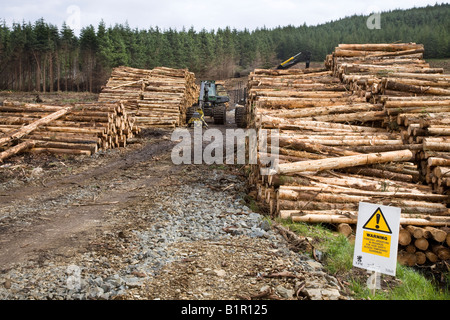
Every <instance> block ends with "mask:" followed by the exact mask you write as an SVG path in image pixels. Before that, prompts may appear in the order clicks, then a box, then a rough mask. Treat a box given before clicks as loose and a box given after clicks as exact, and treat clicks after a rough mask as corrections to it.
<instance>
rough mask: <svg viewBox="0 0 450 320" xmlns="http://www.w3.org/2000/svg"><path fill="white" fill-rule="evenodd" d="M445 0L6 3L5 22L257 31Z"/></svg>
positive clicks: (1, 7) (0, 4)
mask: <svg viewBox="0 0 450 320" xmlns="http://www.w3.org/2000/svg"><path fill="white" fill-rule="evenodd" d="M436 2H438V3H448V1H439V0H399V1H394V0H380V1H377V0H360V1H351V0H310V1H300V0H277V1H276V0H219V1H218V0H157V1H155V0H147V1H139V0H119V1H117V0H110V1H96V0H81V1H74V0H41V1H36V0H31V1H30V0H0V19H4V20H5V21H6V23H7V24H8V25H11V24H12V22H22V21H25V22H29V21H31V22H35V21H36V20H38V19H40V18H44V20H45V21H46V22H49V23H52V24H55V25H57V26H58V27H60V26H61V25H62V23H63V22H64V21H65V22H66V23H67V24H68V25H69V26H70V27H72V29H74V30H75V31H77V33H78V31H79V29H81V28H82V27H84V26H87V25H89V24H92V25H94V26H98V23H99V22H100V21H101V19H103V20H104V21H105V23H106V25H107V26H110V25H114V24H116V23H122V24H123V23H125V22H128V24H129V26H130V27H131V28H138V29H148V28H149V27H156V26H158V27H160V28H162V29H168V28H173V29H177V30H180V29H182V28H183V26H184V27H186V28H187V29H189V28H190V27H194V28H195V29H196V30H197V31H199V30H201V29H202V28H205V29H206V30H211V29H217V28H224V27H226V26H229V27H231V28H236V29H238V30H242V29H244V28H247V29H249V30H254V29H255V28H258V27H263V26H266V27H268V28H273V27H277V26H285V25H289V24H290V25H294V26H299V25H302V24H303V23H306V24H307V25H317V24H321V23H325V22H328V21H331V20H337V19H340V18H344V17H346V16H351V15H353V14H366V15H369V14H370V13H372V12H378V11H387V10H393V9H406V8H413V7H423V6H427V5H434V4H435V3H436Z"/></svg>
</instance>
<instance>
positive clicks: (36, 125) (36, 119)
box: [0, 101, 135, 161]
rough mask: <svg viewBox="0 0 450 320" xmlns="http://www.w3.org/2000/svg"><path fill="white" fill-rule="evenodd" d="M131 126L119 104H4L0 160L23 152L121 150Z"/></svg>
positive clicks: (0, 121)
mask: <svg viewBox="0 0 450 320" xmlns="http://www.w3.org/2000/svg"><path fill="white" fill-rule="evenodd" d="M133 127H134V120H133V118H130V117H128V115H127V113H126V111H125V108H124V106H123V104H121V103H95V104H72V105H66V106H58V105H40V104H22V103H17V102H8V101H4V102H3V106H0V148H1V149H0V151H1V153H0V161H3V160H4V159H6V158H7V157H10V156H12V155H14V154H16V153H18V152H21V151H25V150H28V151H30V152H33V153H39V152H51V153H58V154H73V155H91V154H94V153H96V152H97V151H98V150H99V149H102V150H106V149H111V148H116V147H124V146H126V143H127V139H129V138H131V137H133V130H132V128H133ZM134 131H135V130H134Z"/></svg>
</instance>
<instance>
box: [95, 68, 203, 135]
mask: <svg viewBox="0 0 450 320" xmlns="http://www.w3.org/2000/svg"><path fill="white" fill-rule="evenodd" d="M198 94H199V93H198V86H197V85H196V84H195V76H194V74H193V73H192V72H189V71H188V70H186V69H172V68H165V67H157V68H154V69H152V70H142V69H136V68H129V67H118V68H115V69H114V70H113V71H112V73H111V77H110V79H109V80H108V83H107V84H106V86H105V87H104V88H103V89H102V92H101V93H100V95H99V101H122V102H123V103H124V105H125V108H126V111H127V112H128V114H129V116H131V117H135V118H136V123H137V126H138V127H139V128H148V127H175V126H180V125H183V124H184V123H185V120H186V109H187V108H188V107H190V106H191V105H192V104H193V103H194V102H195V101H197V99H198Z"/></svg>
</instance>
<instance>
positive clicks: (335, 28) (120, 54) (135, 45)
mask: <svg viewBox="0 0 450 320" xmlns="http://www.w3.org/2000/svg"><path fill="white" fill-rule="evenodd" d="M380 18H381V19H380V27H381V28H380V29H370V28H368V27H367V24H366V22H367V19H368V16H367V15H366V16H363V15H354V16H351V17H346V18H343V19H340V20H337V21H331V22H328V23H325V24H321V25H317V26H307V25H305V24H303V25H300V26H292V25H289V26H280V27H277V28H271V29H268V28H265V27H263V28H258V29H256V30H253V31H250V30H247V29H244V30H236V29H231V28H228V27H227V28H218V29H217V30H208V31H207V30H205V29H203V30H201V31H196V30H194V28H190V29H185V28H183V29H182V30H175V29H171V28H169V29H167V30H161V29H159V28H158V27H155V28H149V29H143V30H140V29H137V28H135V29H132V28H130V27H129V25H128V24H116V25H114V26H106V25H105V23H104V22H103V21H101V22H100V23H99V25H98V26H97V27H94V26H93V25H89V26H86V27H84V28H83V29H82V30H81V32H80V34H79V36H77V35H75V33H74V31H73V30H72V29H71V28H70V27H68V26H67V25H66V24H63V25H62V27H61V28H58V27H57V26H55V25H53V24H51V23H47V22H45V20H44V19H39V20H38V21H36V22H34V23H31V22H27V23H26V22H22V23H13V24H12V26H7V25H6V23H5V22H4V21H3V23H0V89H1V90H17V91H44V92H46V91H47V92H52V91H90V92H98V91H100V90H101V86H102V85H104V84H105V83H106V81H107V79H108V77H109V75H110V72H111V70H112V68H114V67H117V66H120V65H125V66H130V67H135V68H143V69H152V68H154V67H156V66H167V67H173V68H188V69H189V70H190V71H192V72H194V73H195V74H196V76H197V78H213V79H224V78H229V77H232V76H234V75H236V74H239V73H241V74H242V73H243V74H245V73H248V72H250V71H251V70H253V69H254V68H273V67H275V66H276V65H277V64H278V63H280V61H282V60H284V59H287V58H289V57H290V56H292V55H294V54H296V53H298V52H300V51H310V52H311V54H312V60H313V61H323V60H324V59H325V56H326V55H327V54H329V53H331V52H333V50H334V47H336V46H337V45H338V44H339V43H381V42H397V41H399V42H416V43H423V44H424V45H425V58H450V5H449V4H436V5H434V6H427V7H423V8H413V9H408V10H393V11H389V12H382V13H381V15H380Z"/></svg>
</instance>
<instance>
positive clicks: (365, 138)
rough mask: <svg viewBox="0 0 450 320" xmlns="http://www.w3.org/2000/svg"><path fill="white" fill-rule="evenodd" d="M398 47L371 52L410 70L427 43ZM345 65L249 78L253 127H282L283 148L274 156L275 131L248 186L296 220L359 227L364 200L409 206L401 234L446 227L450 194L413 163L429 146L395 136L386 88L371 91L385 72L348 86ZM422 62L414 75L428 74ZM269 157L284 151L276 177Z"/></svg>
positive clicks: (369, 71)
mask: <svg viewBox="0 0 450 320" xmlns="http://www.w3.org/2000/svg"><path fill="white" fill-rule="evenodd" d="M350 46H351V45H350ZM340 47H341V46H340ZM394 47H395V50H391V51H390V52H391V53H390V54H387V55H386V57H382V54H381V52H380V51H381V50H380V48H379V47H373V48H371V50H374V49H375V48H376V51H371V54H373V56H374V57H379V58H380V61H376V63H378V65H381V61H383V63H384V64H385V66H386V65H389V64H392V63H394V62H393V61H390V60H395V59H396V57H401V59H405V61H402V62H404V64H405V65H406V64H407V63H406V59H407V60H411V59H419V60H420V59H421V54H422V52H423V47H421V46H418V47H416V45H411V46H410V44H399V45H396V46H394ZM386 48H388V46H386ZM342 50H344V49H342ZM345 50H347V48H346V49H345ZM366 50H368V51H369V48H366ZM385 50H389V49H385ZM338 51H339V50H338ZM354 54H355V55H356V53H354ZM419 54H420V56H419ZM367 55H368V54H367V53H366V54H365V55H364V56H367ZM405 55H409V57H406V56H405ZM338 57H339V58H338ZM357 57H358V59H362V56H361V55H359V56H357ZM338 60H339V63H340V64H341V65H338V64H336V61H338ZM342 61H345V59H342V60H341V57H340V56H339V55H338V56H337V57H333V59H329V58H328V59H327V61H326V62H325V65H326V67H328V68H329V69H331V70H326V69H325V70H324V69H306V70H260V69H257V70H255V71H254V72H253V73H252V74H250V76H249V81H248V88H247V89H248V98H247V105H246V108H247V111H248V114H249V119H247V123H249V126H250V127H254V128H256V129H257V130H261V129H278V130H279V131H278V132H279V133H278V135H277V139H278V148H277V149H272V150H270V148H271V141H272V140H273V139H274V136H272V137H270V133H268V135H269V137H270V138H269V139H268V149H263V150H258V151H259V152H258V156H259V158H258V164H257V165H253V166H252V168H251V169H252V170H251V175H250V178H249V179H250V184H252V185H256V187H257V195H258V197H259V199H260V200H261V201H262V202H264V203H265V204H267V207H268V209H269V211H270V212H271V214H272V215H274V216H278V217H281V218H285V219H292V220H293V221H303V222H325V223H333V224H338V225H340V226H343V225H345V224H356V221H357V212H358V204H359V202H361V201H364V202H372V203H379V204H384V205H392V206H397V207H400V208H402V216H401V225H402V226H403V227H406V226H415V227H416V228H417V227H419V226H420V227H421V228H425V227H427V228H431V227H435V228H442V227H444V226H447V225H448V224H449V223H450V209H449V208H447V203H448V202H449V201H448V200H449V196H448V194H445V193H440V194H436V193H434V192H433V189H432V187H431V186H429V185H423V184H421V183H419V182H420V181H421V179H422V176H421V171H420V170H419V169H418V168H417V163H415V162H414V161H415V160H416V159H417V158H418V157H420V155H421V154H422V153H423V147H424V145H423V143H422V142H421V141H416V140H413V141H404V139H403V137H402V134H401V132H399V131H392V130H391V128H390V127H389V126H387V125H386V123H387V121H386V118H388V119H389V116H388V115H387V111H386V108H385V102H384V100H382V99H379V100H376V99H374V97H375V96H378V95H381V91H376V90H372V87H373V86H375V87H377V86H381V84H382V81H383V78H382V77H381V78H380V75H382V72H381V73H380V71H382V70H384V69H380V68H376V67H375V68H371V67H369V66H364V68H365V69H364V73H365V74H361V75H358V76H359V77H354V78H353V79H352V80H351V81H350V80H349V79H350V77H347V74H346V73H337V71H338V70H346V72H348V71H349V70H350V69H349V68H350V67H349V66H348V65H347V66H346V68H347V69H345V68H343V66H342V64H343V62H342ZM347 61H353V62H355V61H356V59H353V60H351V59H347ZM365 63H366V64H367V62H365ZM422 64H423V63H422V62H417V65H418V66H414V67H411V68H410V69H409V71H412V70H413V69H412V68H417V69H419V68H422V69H424V70H425V69H426V68H428V67H427V66H425V65H422ZM394 67H395V68H396V69H395V70H397V71H398V70H399V68H400V67H397V66H396V65H394ZM352 68H355V69H353V70H356V66H355V64H354V65H353V66H352ZM358 68H359V67H358ZM359 70H363V69H362V68H360V69H359ZM435 71H436V70H435ZM366 90H367V91H366ZM377 90H378V89H377ZM366 92H370V94H366ZM374 92H376V95H374ZM271 151H272V152H274V151H275V152H277V153H278V154H279V163H278V165H276V166H275V174H274V175H262V174H261V171H260V169H261V168H265V167H267V166H268V165H267V164H266V162H263V161H261V159H263V157H265V156H268V152H271ZM447 249H448V248H447ZM408 250H410V251H412V249H411V248H410V249H408ZM441 251H442V250H441ZM428 255H430V256H431V254H428ZM440 256H441V257H445V254H443V253H441V255H440ZM441 259H442V258H441ZM429 260H430V261H431V259H429Z"/></svg>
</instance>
